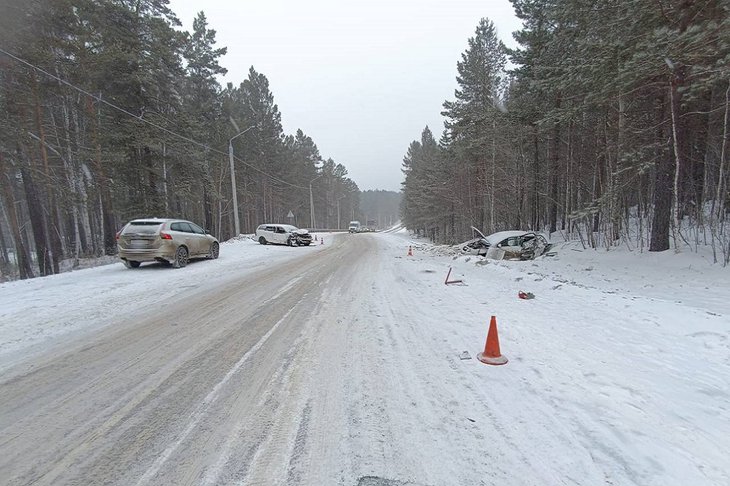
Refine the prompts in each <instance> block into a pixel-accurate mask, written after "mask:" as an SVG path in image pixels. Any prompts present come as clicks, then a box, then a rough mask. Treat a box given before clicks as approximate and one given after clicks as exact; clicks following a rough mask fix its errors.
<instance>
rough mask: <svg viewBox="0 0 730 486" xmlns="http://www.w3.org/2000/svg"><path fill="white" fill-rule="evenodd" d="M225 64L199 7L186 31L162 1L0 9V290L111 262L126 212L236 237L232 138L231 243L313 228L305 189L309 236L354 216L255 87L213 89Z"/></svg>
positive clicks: (62, 1)
mask: <svg viewBox="0 0 730 486" xmlns="http://www.w3.org/2000/svg"><path fill="white" fill-rule="evenodd" d="M225 53H226V48H225V47H219V46H217V45H216V33H215V30H213V29H211V28H210V27H209V26H208V24H207V21H206V18H205V15H204V14H203V13H202V12H201V13H200V14H198V16H197V17H196V19H195V21H194V23H193V29H192V32H186V31H183V30H181V28H180V22H179V21H178V19H177V18H176V17H175V15H174V13H173V12H172V11H171V10H170V9H169V8H168V1H167V0H6V1H4V2H3V6H2V16H0V280H2V279H6V278H17V277H19V278H28V277H33V276H39V275H48V274H52V273H57V272H58V271H59V269H60V267H62V266H63V265H62V262H64V260H65V261H66V262H70V263H71V264H72V265H73V264H74V263H75V262H78V261H79V259H80V258H83V257H92V256H100V255H104V254H106V255H112V254H114V253H116V241H115V237H116V232H117V231H118V230H119V229H120V228H121V226H122V225H123V224H124V223H125V222H127V221H129V220H130V219H133V218H136V217H151V216H158V217H177V218H185V219H190V220H192V221H195V222H197V223H198V224H200V225H202V226H204V227H205V228H207V229H208V230H210V231H211V232H212V233H213V234H214V235H216V236H217V237H218V238H220V239H227V238H229V237H231V236H233V233H234V218H233V211H232V203H231V201H232V185H231V173H230V169H229V167H230V164H229V158H228V145H229V140H230V139H231V138H232V137H234V136H236V135H238V134H239V133H241V132H244V131H245V133H243V134H242V135H240V136H238V137H236V138H235V140H234V141H233V142H232V145H233V149H234V150H233V152H234V154H235V162H234V165H235V179H236V193H237V196H238V207H239V215H240V228H241V231H242V232H244V233H250V232H253V231H254V229H255V227H256V226H257V225H258V224H261V223H264V222H292V223H294V224H297V225H300V226H304V227H308V226H310V224H311V221H310V219H311V216H310V183H311V186H312V188H313V196H314V207H315V222H316V224H317V226H319V227H335V226H337V225H338V223H337V221H336V218H337V209H338V208H339V209H340V210H341V213H342V219H343V220H347V219H348V218H349V217H350V214H353V213H358V211H359V210H358V203H359V189H358V187H357V185H356V184H355V183H354V182H353V181H352V180H351V179H349V178H348V177H347V170H346V168H345V167H344V166H343V165H342V164H339V163H336V162H335V161H333V160H332V159H326V160H324V159H323V157H322V156H321V155H320V153H319V151H318V149H317V146H316V144H315V143H314V141H313V140H312V139H311V138H310V137H308V136H307V135H305V134H304V133H303V132H302V131H301V130H298V131H297V132H296V134H293V135H287V134H284V132H283V129H282V124H281V113H280V112H279V109H278V107H277V105H276V104H275V102H274V96H273V94H272V93H271V91H270V89H269V83H268V80H267V78H266V76H264V75H263V74H261V73H259V72H257V71H256V70H255V69H254V68H253V67H251V69H250V70H249V73H248V77H247V79H245V80H243V82H241V83H240V84H239V85H238V86H234V85H233V84H231V83H229V84H228V85H227V86H225V87H222V86H220V85H219V83H218V81H217V77H219V76H221V75H223V74H225V73H226V69H225V68H224V67H222V66H221V65H220V63H219V61H220V59H221V56H223V55H224V54H225ZM290 211H291V212H292V214H293V215H294V217H293V218H289V217H288V216H289V212H290ZM344 224H346V222H345V223H344Z"/></svg>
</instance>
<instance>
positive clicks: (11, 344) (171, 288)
mask: <svg viewBox="0 0 730 486" xmlns="http://www.w3.org/2000/svg"><path fill="white" fill-rule="evenodd" d="M322 248H325V247H324V246H323V247H322ZM322 248H320V245H318V244H317V245H313V246H311V247H302V248H299V247H295V248H290V247H286V246H273V245H266V246H262V245H259V244H258V243H256V242H254V241H252V240H251V239H249V238H240V239H236V240H229V241H227V242H224V243H222V244H221V251H220V257H219V258H218V259H217V260H196V261H192V262H190V264H189V265H188V266H187V267H186V268H184V269H180V270H176V269H172V268H169V267H166V266H163V265H159V264H145V265H142V266H141V267H140V268H138V269H135V270H129V269H127V268H125V267H124V265H123V264H122V263H121V262H117V263H113V264H109V265H103V266H99V267H94V268H87V269H83V270H76V271H73V272H67V273H62V274H58V275H53V276H49V277H42V278H34V279H29V280H22V281H14V282H4V283H1V284H0V369H2V368H3V367H5V366H7V365H10V364H12V363H13V362H14V361H15V360H16V359H19V358H23V357H25V355H26V354H28V353H29V352H32V351H34V350H38V349H42V348H44V347H45V346H49V345H56V344H58V343H59V341H60V340H61V339H63V338H66V337H71V336H73V335H75V334H77V333H80V332H87V331H90V330H94V329H98V328H101V327H104V326H108V325H112V324H114V323H116V322H119V321H121V320H126V319H129V318H131V317H133V316H134V315H137V314H144V313H149V312H153V309H154V308H155V307H156V306H160V305H161V304H163V303H167V302H170V301H172V300H175V299H184V298H187V297H190V296H192V295H195V294H196V293H198V292H204V291H207V290H210V286H216V285H220V284H225V283H226V282H229V281H230V280H233V279H237V278H240V277H241V276H242V275H245V274H248V273H251V272H255V271H258V270H262V269H264V268H265V267H266V266H267V265H272V264H278V263H283V262H286V261H289V260H292V259H295V258H300V257H302V256H303V255H305V254H309V253H311V252H316V251H320V250H321V249H322Z"/></svg>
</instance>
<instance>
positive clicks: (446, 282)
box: [444, 267, 464, 285]
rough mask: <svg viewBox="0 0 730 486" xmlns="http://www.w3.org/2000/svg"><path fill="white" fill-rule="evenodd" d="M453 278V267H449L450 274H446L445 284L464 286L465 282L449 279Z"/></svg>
mask: <svg viewBox="0 0 730 486" xmlns="http://www.w3.org/2000/svg"><path fill="white" fill-rule="evenodd" d="M450 276H451V267H449V273H447V274H446V280H444V284H446V285H450V284H463V283H464V281H463V280H449V277H450Z"/></svg>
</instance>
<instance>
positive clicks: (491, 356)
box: [477, 316, 507, 365]
mask: <svg viewBox="0 0 730 486" xmlns="http://www.w3.org/2000/svg"><path fill="white" fill-rule="evenodd" d="M477 359H478V360H479V361H481V362H482V363H484V364H489V365H503V364H505V363H507V358H505V357H504V356H502V353H500V352H499V336H498V335H497V318H496V317H495V316H492V320H491V321H490V322H489V332H488V333H487V342H486V344H485V345H484V351H483V352H481V353H479V354H478V355H477Z"/></svg>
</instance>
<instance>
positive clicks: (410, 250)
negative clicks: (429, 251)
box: [408, 246, 413, 256]
mask: <svg viewBox="0 0 730 486" xmlns="http://www.w3.org/2000/svg"><path fill="white" fill-rule="evenodd" d="M408 256H413V249H412V248H411V247H410V246H409V247H408Z"/></svg>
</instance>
